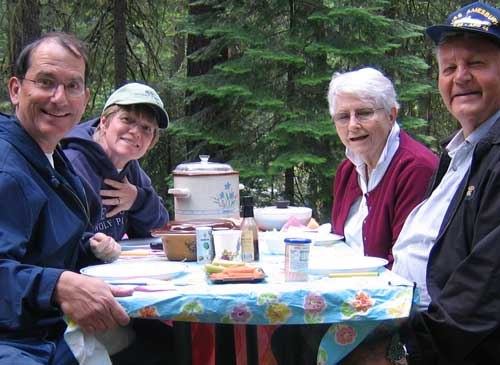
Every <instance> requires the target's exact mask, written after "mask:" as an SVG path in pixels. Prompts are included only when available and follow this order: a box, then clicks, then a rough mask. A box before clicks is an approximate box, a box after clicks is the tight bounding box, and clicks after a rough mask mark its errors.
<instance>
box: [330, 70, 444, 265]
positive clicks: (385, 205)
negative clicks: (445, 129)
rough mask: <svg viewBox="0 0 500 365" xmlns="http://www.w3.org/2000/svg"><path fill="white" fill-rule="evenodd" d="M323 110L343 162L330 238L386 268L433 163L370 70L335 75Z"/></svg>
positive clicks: (390, 89)
mask: <svg viewBox="0 0 500 365" xmlns="http://www.w3.org/2000/svg"><path fill="white" fill-rule="evenodd" d="M328 105H329V111H330V115H331V117H332V121H333V123H334V124H335V128H336V130H337V134H338V135H339V138H340V140H341V141H342V143H343V144H344V146H345V147H346V157H347V158H346V159H345V160H344V161H342V162H341V163H340V165H339V167H338V168H337V172H336V175H335V181H334V191H333V209H332V217H331V218H332V229H333V232H335V233H337V234H340V235H343V236H344V237H345V241H346V243H347V244H348V245H349V246H351V247H353V248H354V249H355V250H357V251H359V252H360V254H362V255H367V256H377V257H382V258H385V259H387V260H388V261H389V264H388V268H390V267H391V265H392V262H393V257H392V245H393V244H394V243H395V242H396V239H397V238H398V235H399V232H400V231H401V228H402V226H403V223H404V221H405V219H406V217H407V216H408V214H409V213H410V212H411V210H412V209H413V208H414V207H415V206H416V205H417V204H418V203H420V202H421V201H422V199H423V197H424V194H425V192H426V189H427V186H428V184H429V180H430V178H431V176H432V174H433V173H434V170H435V169H436V167H437V162H438V159H437V157H436V156H435V155H434V154H433V153H432V152H431V151H430V150H429V149H428V148H426V147H425V146H423V145H422V144H420V143H419V142H417V141H415V140H414V139H412V138H411V137H410V136H409V135H408V134H407V133H406V132H404V131H403V130H402V129H401V128H400V126H399V125H398V123H397V121H396V118H397V115H398V110H399V104H398V102H397V100H396V91H395V89H394V86H393V84H392V82H391V81H390V80H389V79H388V78H387V77H386V76H384V75H383V74H382V73H381V72H380V71H378V70H376V69H374V68H369V67H367V68H362V69H359V70H356V71H351V72H346V73H336V74H334V75H333V77H332V80H331V82H330V87H329V90H328Z"/></svg>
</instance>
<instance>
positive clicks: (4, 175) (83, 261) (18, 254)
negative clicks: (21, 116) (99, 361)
mask: <svg viewBox="0 0 500 365" xmlns="http://www.w3.org/2000/svg"><path fill="white" fill-rule="evenodd" d="M54 163H55V166H56V169H55V170H54V169H53V168H52V166H51V165H50V163H49V160H48V159H47V157H46V156H45V154H44V152H43V151H42V150H41V149H40V147H39V146H38V144H37V143H36V142H35V141H34V140H33V139H32V138H31V136H29V135H28V134H27V133H26V131H25V130H24V129H23V127H22V126H21V125H20V124H19V122H18V121H17V120H16V119H15V117H11V116H7V115H5V114H1V113H0V196H1V197H2V200H1V209H0V282H1V283H2V289H1V290H0V338H2V337H5V336H9V335H10V334H14V335H16V336H18V335H21V336H29V335H37V336H40V335H41V334H48V335H49V337H50V336H52V335H54V336H57V335H61V334H62V332H63V331H64V329H65V323H64V321H63V319H62V312H61V310H60V308H59V307H58V306H56V305H54V303H53V302H52V295H53V292H54V288H55V285H56V283H57V280H58V279H59V276H60V275H61V273H62V272H63V271H65V270H71V271H78V270H79V269H80V268H81V267H83V266H86V265H89V264H94V263H98V262H100V261H98V260H97V259H96V258H95V256H94V255H93V254H92V253H91V251H90V247H89V245H88V240H85V239H83V238H82V236H83V234H84V232H85V230H86V229H85V228H86V226H87V224H88V219H87V209H86V203H85V193H84V190H83V186H82V184H81V182H80V180H79V178H78V176H77V175H76V174H75V172H74V170H73V169H72V168H71V165H70V164H69V162H68V161H67V159H66V158H65V156H64V154H63V153H62V150H61V149H60V148H57V149H56V151H55V152H54Z"/></svg>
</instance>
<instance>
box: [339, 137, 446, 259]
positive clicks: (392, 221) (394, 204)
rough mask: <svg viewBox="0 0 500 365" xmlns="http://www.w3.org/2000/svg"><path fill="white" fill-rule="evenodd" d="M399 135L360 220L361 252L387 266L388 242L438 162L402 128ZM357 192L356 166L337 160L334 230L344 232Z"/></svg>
mask: <svg viewBox="0 0 500 365" xmlns="http://www.w3.org/2000/svg"><path fill="white" fill-rule="evenodd" d="M399 138H400V139H399V148H398V150H397V151H396V153H395V154H394V157H393V158H392V161H391V163H390V164H389V166H388V168H387V171H386V172H385V174H384V176H383V178H382V180H381V181H380V182H379V184H378V185H377V187H375V189H374V190H372V191H371V192H369V193H367V194H366V200H367V204H368V216H367V217H366V219H365V220H364V222H363V246H364V251H365V255H366V256H377V257H383V258H386V259H388V260H389V264H388V265H387V267H388V268H391V267H392V262H393V260H394V258H393V256H392V246H393V245H394V243H395V242H396V240H397V238H398V236H399V232H401V228H403V224H404V222H405V220H406V217H407V216H408V214H410V212H411V211H412V209H413V208H414V207H415V206H416V205H417V204H419V203H420V202H421V201H422V199H423V197H424V195H425V192H426V190H427V186H428V184H429V181H430V178H431V176H432V174H433V173H434V170H435V169H436V167H437V164H438V158H437V156H436V155H434V154H433V153H432V152H431V151H430V150H429V149H427V147H425V146H424V145H422V144H420V143H419V142H417V141H415V140H414V139H412V138H411V137H410V136H409V135H408V134H406V133H405V132H404V131H402V130H401V132H400V133H399ZM361 194H362V193H361V188H360V187H359V184H358V173H357V171H356V167H355V166H354V164H353V163H352V162H351V161H350V160H348V159H346V160H344V161H342V162H341V163H340V165H339V167H338V169H337V173H336V176H335V182H334V185H333V208H332V231H333V232H334V233H336V234H340V235H344V225H345V222H346V219H347V216H348V215H349V210H350V209H351V206H352V205H353V203H354V201H355V200H356V199H357V198H359V197H360V196H361Z"/></svg>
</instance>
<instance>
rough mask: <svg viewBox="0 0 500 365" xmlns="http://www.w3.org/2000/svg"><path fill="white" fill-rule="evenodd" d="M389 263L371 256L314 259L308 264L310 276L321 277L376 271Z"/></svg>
mask: <svg viewBox="0 0 500 365" xmlns="http://www.w3.org/2000/svg"><path fill="white" fill-rule="evenodd" d="M388 262H389V261H387V260H386V259H383V258H380V257H371V256H354V255H353V256H344V257H333V258H332V257H327V258H325V259H321V258H319V259H316V260H313V261H312V262H310V263H309V272H310V273H311V274H316V275H323V274H328V273H331V272H355V271H377V270H378V269H379V268H381V267H382V266H385V265H387V263H388Z"/></svg>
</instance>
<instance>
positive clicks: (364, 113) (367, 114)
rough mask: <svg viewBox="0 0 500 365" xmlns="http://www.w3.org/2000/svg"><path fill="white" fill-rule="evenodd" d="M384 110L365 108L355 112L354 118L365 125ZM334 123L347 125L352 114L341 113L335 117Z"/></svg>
mask: <svg viewBox="0 0 500 365" xmlns="http://www.w3.org/2000/svg"><path fill="white" fill-rule="evenodd" d="M382 109H384V108H363V109H356V110H354V118H355V119H356V120H357V121H358V122H359V123H364V122H367V121H369V120H370V119H371V118H373V115H375V112H376V111H378V110H382ZM332 119H333V121H334V122H335V124H339V125H347V124H349V121H350V120H351V113H350V112H349V113H348V112H340V113H337V114H335V115H334V116H333V118H332Z"/></svg>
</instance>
